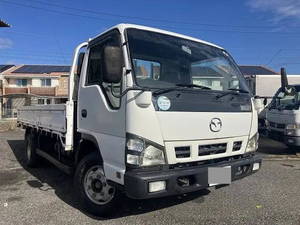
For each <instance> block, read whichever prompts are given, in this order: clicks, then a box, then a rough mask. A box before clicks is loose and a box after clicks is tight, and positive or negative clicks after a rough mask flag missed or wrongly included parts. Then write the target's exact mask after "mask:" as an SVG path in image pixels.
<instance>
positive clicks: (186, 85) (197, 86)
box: [176, 84, 211, 90]
mask: <svg viewBox="0 0 300 225" xmlns="http://www.w3.org/2000/svg"><path fill="white" fill-rule="evenodd" d="M176 86H178V87H187V88H193V87H195V88H200V89H205V90H211V88H210V87H206V86H202V85H198V84H176Z"/></svg>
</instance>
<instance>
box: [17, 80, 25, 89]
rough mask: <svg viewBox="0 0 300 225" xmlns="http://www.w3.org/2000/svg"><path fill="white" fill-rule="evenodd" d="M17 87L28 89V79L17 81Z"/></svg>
mask: <svg viewBox="0 0 300 225" xmlns="http://www.w3.org/2000/svg"><path fill="white" fill-rule="evenodd" d="M16 85H17V86H18V87H26V86H27V79H17V80H16Z"/></svg>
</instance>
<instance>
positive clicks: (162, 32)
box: [90, 23, 223, 49]
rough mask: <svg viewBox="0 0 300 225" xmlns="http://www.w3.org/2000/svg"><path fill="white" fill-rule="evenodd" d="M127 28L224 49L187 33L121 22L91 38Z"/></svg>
mask: <svg viewBox="0 0 300 225" xmlns="http://www.w3.org/2000/svg"><path fill="white" fill-rule="evenodd" d="M127 28H135V29H139V30H146V31H152V32H157V33H161V34H167V35H171V36H174V37H179V38H184V39H187V40H191V41H196V42H200V43H203V44H206V45H210V46H213V47H216V48H219V49H223V48H222V47H220V46H218V45H215V44H213V43H210V42H207V41H203V40H201V39H197V38H193V37H190V36H187V35H183V34H178V33H175V32H171V31H166V30H161V29H158V28H153V27H148V26H142V25H136V24H125V23H120V24H118V25H116V26H113V27H111V28H109V29H107V30H106V31H104V32H102V33H101V34H99V35H97V36H96V37H94V38H92V39H91V40H93V39H95V38H97V37H99V36H101V35H102V34H104V33H106V32H108V31H110V30H113V29H118V30H120V32H122V33H123V32H124V30H125V29H127ZM91 40H90V41H91Z"/></svg>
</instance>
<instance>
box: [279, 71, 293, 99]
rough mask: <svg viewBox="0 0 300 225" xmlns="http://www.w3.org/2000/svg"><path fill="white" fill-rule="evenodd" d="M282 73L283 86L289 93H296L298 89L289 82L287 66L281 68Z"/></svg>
mask: <svg viewBox="0 0 300 225" xmlns="http://www.w3.org/2000/svg"><path fill="white" fill-rule="evenodd" d="M280 75H281V88H282V90H283V91H284V92H285V93H286V94H287V95H294V94H295V92H296V90H295V88H294V87H293V86H290V85H289V83H288V79H287V75H286V70H285V68H283V67H282V68H281V69H280Z"/></svg>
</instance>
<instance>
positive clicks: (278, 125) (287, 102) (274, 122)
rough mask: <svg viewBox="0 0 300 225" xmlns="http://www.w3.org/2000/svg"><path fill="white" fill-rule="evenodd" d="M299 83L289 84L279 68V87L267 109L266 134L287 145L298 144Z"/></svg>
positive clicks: (299, 118)
mask: <svg viewBox="0 0 300 225" xmlns="http://www.w3.org/2000/svg"><path fill="white" fill-rule="evenodd" d="M299 106H300V84H299V85H296V84H293V85H289V84H288V79H287V76H286V72H285V69H284V68H282V69H281V87H280V88H279V89H278V91H277V92H276V94H275V95H274V97H273V100H272V102H271V103H270V106H269V107H268V109H267V112H266V117H267V127H268V135H269V136H270V137H271V138H273V139H275V140H278V141H281V142H283V143H285V144H286V145H288V146H289V147H291V148H293V147H299V146H300V110H299Z"/></svg>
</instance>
